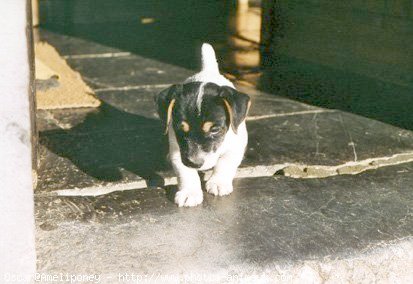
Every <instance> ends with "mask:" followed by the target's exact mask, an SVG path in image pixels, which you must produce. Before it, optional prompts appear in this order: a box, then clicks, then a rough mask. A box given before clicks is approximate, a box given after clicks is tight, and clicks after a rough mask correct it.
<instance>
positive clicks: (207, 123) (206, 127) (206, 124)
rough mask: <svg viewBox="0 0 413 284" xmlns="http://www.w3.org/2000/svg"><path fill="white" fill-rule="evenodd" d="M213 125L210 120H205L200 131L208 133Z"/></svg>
mask: <svg viewBox="0 0 413 284" xmlns="http://www.w3.org/2000/svg"><path fill="white" fill-rule="evenodd" d="M213 125H214V123H213V122H211V121H205V122H204V123H203V124H202V131H204V132H205V133H208V132H209V131H210V130H211V127H212V126H213Z"/></svg>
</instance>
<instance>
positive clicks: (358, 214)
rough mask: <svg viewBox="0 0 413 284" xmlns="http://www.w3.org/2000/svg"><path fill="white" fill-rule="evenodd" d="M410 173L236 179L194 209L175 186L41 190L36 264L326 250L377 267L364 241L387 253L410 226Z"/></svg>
mask: <svg viewBox="0 0 413 284" xmlns="http://www.w3.org/2000/svg"><path fill="white" fill-rule="evenodd" d="M412 173H413V164H412V163H411V164H404V165H399V166H394V167H386V168H381V169H378V170H376V171H370V172H365V173H363V174H360V175H357V176H336V177H332V178H327V179H290V178H286V177H280V178H253V179H241V180H237V181H236V186H235V191H234V192H233V193H232V194H231V195H230V196H228V197H223V198H219V197H213V196H211V195H208V194H206V193H204V195H205V201H204V203H203V204H202V205H201V206H198V207H196V208H191V209H183V208H178V207H176V206H175V205H174V204H173V202H172V201H171V200H172V198H173V195H174V192H175V190H176V189H175V188H173V187H170V188H167V189H166V190H162V189H157V190H148V189H143V190H131V191H124V192H116V193H112V194H109V195H104V196H98V197H40V196H38V197H36V224H37V237H36V238H37V253H38V270H39V271H40V272H44V271H49V272H50V271H59V272H70V271H77V273H80V272H86V271H93V272H94V273H102V274H106V275H110V274H113V275H117V273H125V272H129V273H131V272H134V273H158V272H159V273H163V274H168V273H178V274H179V273H190V272H192V273H200V272H202V273H206V274H209V275H220V276H223V277H225V276H227V274H248V273H272V272H277V271H279V270H278V269H282V267H283V265H284V266H285V265H295V264H302V263H305V262H306V261H316V262H315V265H316V266H318V265H319V264H320V263H322V262H323V261H326V260H329V259H334V260H338V259H345V260H346V261H350V260H351V259H366V262H365V263H363V265H367V266H368V267H370V269H373V270H375V269H383V268H382V266H380V265H379V266H377V267H375V266H369V263H370V264H371V263H373V262H374V261H375V259H374V255H373V256H372V255H371V254H369V253H370V250H371V249H372V248H375V247H384V248H383V249H382V253H386V252H387V251H388V253H390V254H391V252H392V251H391V250H392V247H391V246H390V244H392V243H395V242H397V241H401V240H409V239H411V237H412V234H413V215H412V212H411V208H412V206H413V191H412V184H413V174H412ZM50 248H53V249H50ZM399 255H401V254H399ZM90 259H93V262H91V261H90ZM349 259H350V260H349ZM120 260H121V261H120ZM393 261H394V260H393ZM404 261H406V260H404ZM382 263H383V262H382ZM402 263H404V262H401V264H402ZM277 267H278V268H277ZM284 268H285V267H284ZM343 269H351V268H348V267H347V266H344V267H343ZM367 271H369V270H368V269H367ZM295 273H297V272H295ZM219 282H220V281H217V283H219Z"/></svg>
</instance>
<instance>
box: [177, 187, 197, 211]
mask: <svg viewBox="0 0 413 284" xmlns="http://www.w3.org/2000/svg"><path fill="white" fill-rule="evenodd" d="M203 199H204V195H203V193H202V190H185V189H182V190H179V191H178V192H177V193H176V194H175V203H176V204H178V206H179V207H183V206H185V207H193V206H197V205H199V204H201V203H202V200H203Z"/></svg>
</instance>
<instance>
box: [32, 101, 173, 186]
mask: <svg viewBox="0 0 413 284" xmlns="http://www.w3.org/2000/svg"><path fill="white" fill-rule="evenodd" d="M82 111H83V110H80V112H82ZM77 113H78V111H77V110H73V111H71V117H72V119H73V118H74V119H75V120H76V119H78V118H76V114H77ZM82 114H84V113H82ZM56 117H57V119H58V120H59V116H58V115H56ZM63 121H64V124H70V122H66V121H65V120H63ZM51 123H53V121H52V122H51ZM160 133H161V129H160V123H159V121H158V120H155V119H151V118H146V117H143V116H140V115H135V114H131V113H127V112H124V111H121V110H118V109H116V108H114V107H112V106H110V105H107V104H103V105H102V106H101V107H100V108H99V109H97V110H94V111H91V112H89V113H88V114H87V115H86V116H85V117H84V120H83V121H82V122H81V123H79V124H77V125H73V127H71V128H68V129H62V128H54V129H51V130H50V129H49V130H46V131H41V132H40V135H39V137H40V144H41V145H42V151H41V170H40V171H39V183H38V188H37V189H38V190H44V189H47V190H53V189H62V188H78V187H85V186H99V185H105V184H107V183H108V182H119V181H123V182H127V181H134V180H141V179H142V177H144V178H146V179H157V178H158V174H157V172H159V171H162V170H164V169H165V168H166V165H165V164H166V158H165V156H166V143H165V141H164V139H165V136H163V135H161V134H160Z"/></svg>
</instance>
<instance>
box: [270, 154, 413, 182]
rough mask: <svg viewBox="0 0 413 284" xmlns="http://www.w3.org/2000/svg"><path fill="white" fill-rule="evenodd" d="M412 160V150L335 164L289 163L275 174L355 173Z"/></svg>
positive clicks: (296, 175) (308, 176)
mask: <svg viewBox="0 0 413 284" xmlns="http://www.w3.org/2000/svg"><path fill="white" fill-rule="evenodd" d="M412 161H413V152H406V153H401V154H395V155H393V156H390V157H379V158H371V159H366V160H362V161H354V162H347V163H344V164H341V165H337V166H322V165H297V164H289V165H286V166H285V167H283V168H282V169H280V170H278V171H277V172H276V173H275V175H283V176H288V177H292V178H326V177H331V176H336V175H356V174H359V173H362V172H364V171H367V170H373V169H378V168H381V167H387V166H394V165H398V164H404V163H408V162H412Z"/></svg>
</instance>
